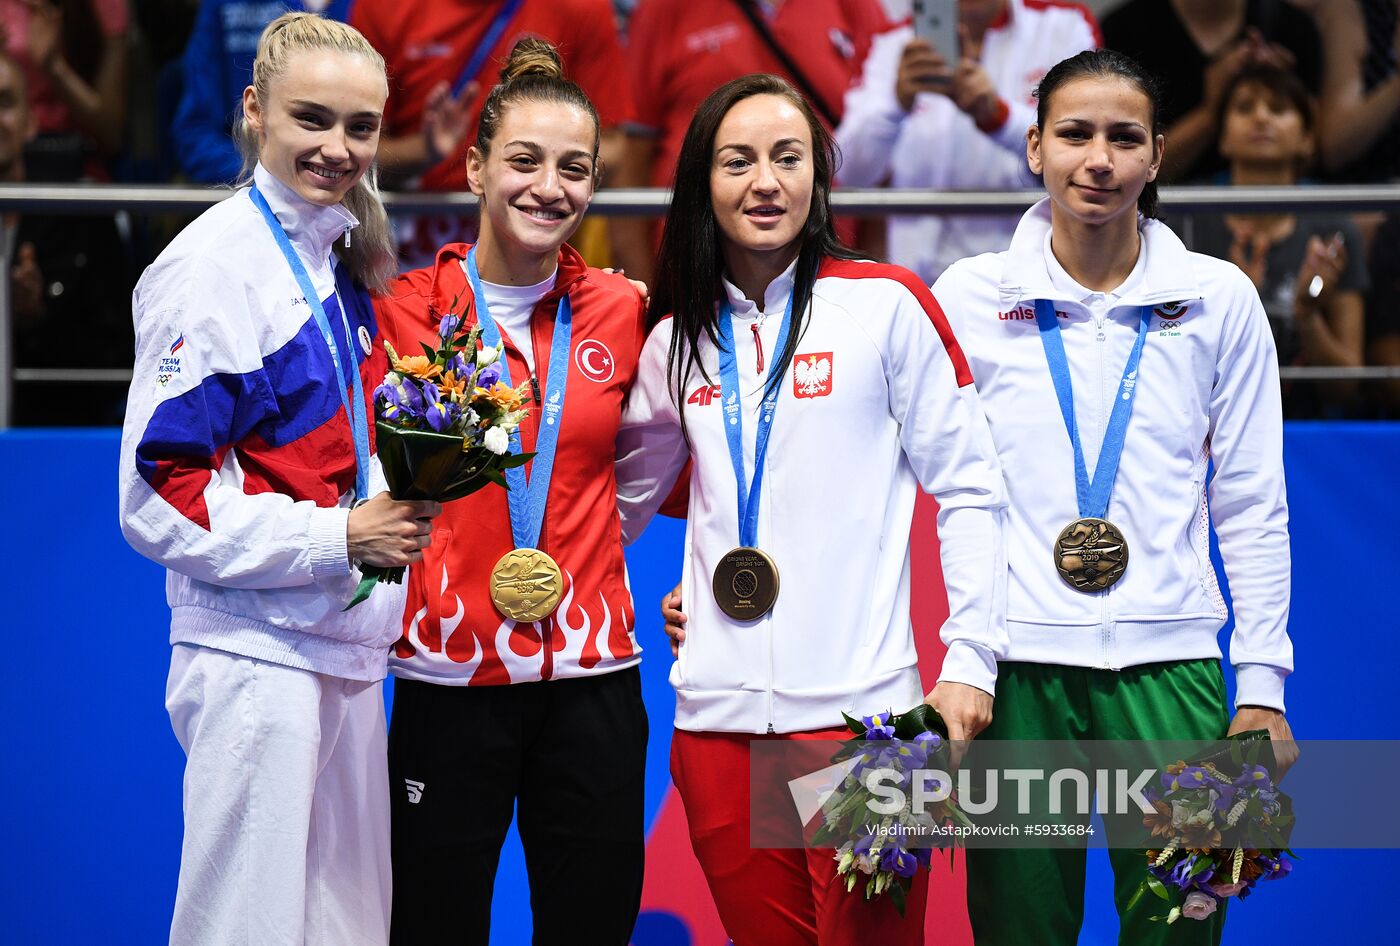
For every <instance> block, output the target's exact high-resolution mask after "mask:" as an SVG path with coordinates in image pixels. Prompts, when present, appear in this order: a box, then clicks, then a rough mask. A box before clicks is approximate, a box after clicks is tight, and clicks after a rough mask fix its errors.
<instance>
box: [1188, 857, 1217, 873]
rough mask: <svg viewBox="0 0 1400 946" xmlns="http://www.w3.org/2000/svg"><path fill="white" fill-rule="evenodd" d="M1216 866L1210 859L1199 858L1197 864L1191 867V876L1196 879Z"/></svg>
mask: <svg viewBox="0 0 1400 946" xmlns="http://www.w3.org/2000/svg"><path fill="white" fill-rule="evenodd" d="M1214 866H1215V863H1214V862H1213V861H1212V860H1211V859H1210V858H1208V857H1199V858H1197V859H1196V863H1194V864H1192V865H1191V874H1190V876H1192V877H1195V876H1196V875H1197V874H1200V873H1203V872H1204V871H1207V870H1209V869H1210V868H1212V867H1214Z"/></svg>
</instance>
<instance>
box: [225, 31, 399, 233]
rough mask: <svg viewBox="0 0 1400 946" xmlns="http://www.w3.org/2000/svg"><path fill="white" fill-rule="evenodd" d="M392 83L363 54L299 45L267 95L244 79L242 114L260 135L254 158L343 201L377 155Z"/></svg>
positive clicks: (318, 200) (325, 199)
mask: <svg viewBox="0 0 1400 946" xmlns="http://www.w3.org/2000/svg"><path fill="white" fill-rule="evenodd" d="M388 95H389V89H388V85H387V84H386V83H385V81H384V73H383V71H382V70H380V69H379V68H377V67H376V66H375V65H374V64H373V63H371V62H370V61H369V60H368V59H365V58H364V57H363V56H357V55H354V54H351V53H344V52H339V51H337V50H304V51H301V52H297V53H295V54H293V55H292V56H290V57H289V58H288V60H287V65H286V69H285V70H284V71H283V72H282V74H281V75H279V76H276V77H274V78H273V79H272V80H271V81H270V82H269V83H268V89H267V96H266V99H267V100H266V101H260V100H259V96H258V94H257V91H256V90H255V89H254V88H253V87H252V86H249V87H248V88H246V89H245V90H244V91H243V114H244V116H245V117H246V118H247V121H248V125H249V127H250V128H252V130H253V132H254V133H255V134H256V135H257V137H258V160H259V161H260V162H262V165H263V167H265V168H267V170H268V171H269V172H270V173H271V174H272V175H273V176H274V177H276V178H277V179H278V180H279V181H281V182H282V183H283V184H286V185H287V186H288V187H290V188H292V190H294V191H296V192H297V193H298V194H299V195H300V196H301V197H303V198H305V199H306V200H308V201H310V202H311V203H313V204H319V205H321V206H330V205H332V204H338V203H340V201H341V199H342V198H344V197H345V195H346V193H347V192H348V191H349V190H350V188H352V187H354V186H355V184H357V183H358V182H359V180H360V178H362V177H363V176H364V174H365V172H366V171H367V170H369V168H370V165H371V164H373V162H374V155H375V152H376V151H377V150H378V149H379V129H380V123H381V121H382V120H383V116H384V101H385V99H386V98H388Z"/></svg>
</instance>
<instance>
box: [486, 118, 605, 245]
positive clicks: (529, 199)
mask: <svg viewBox="0 0 1400 946" xmlns="http://www.w3.org/2000/svg"><path fill="white" fill-rule="evenodd" d="M597 136H598V130H597V128H596V127H595V126H594V124H593V118H592V116H591V115H589V114H588V113H587V112H585V111H584V110H583V109H581V108H578V107H576V106H573V105H562V104H559V103H556V102H537V101H535V102H532V101H523V102H517V103H515V104H513V105H511V106H510V107H509V108H508V109H507V110H506V111H505V114H504V115H503V116H502V117H501V124H500V126H499V127H498V128H497V130H496V135H495V137H494V138H493V139H492V141H491V145H490V152H489V153H487V154H482V153H481V152H480V151H479V150H478V149H477V148H475V147H473V148H472V149H471V151H470V152H468V155H467V185H468V186H469V187H470V188H471V191H472V193H473V194H476V195H477V196H478V197H480V198H481V200H482V214H481V229H482V237H483V243H485V242H488V241H489V242H491V243H493V244H494V245H496V246H498V247H499V248H500V250H501V251H502V252H505V253H507V254H510V255H512V256H514V255H519V254H524V255H526V256H531V257H539V258H543V257H546V256H547V257H550V258H553V257H554V255H555V254H556V253H558V252H559V247H560V246H562V245H563V244H564V242H565V241H566V240H568V239H569V237H571V236H573V234H574V231H575V230H577V229H578V225H579V224H580V223H582V222H583V214H584V211H586V210H587V209H588V204H589V202H591V201H592V200H593V188H594V185H595V183H596V180H597V171H598V164H597V159H596V157H595V154H594V149H595V147H596V143H597Z"/></svg>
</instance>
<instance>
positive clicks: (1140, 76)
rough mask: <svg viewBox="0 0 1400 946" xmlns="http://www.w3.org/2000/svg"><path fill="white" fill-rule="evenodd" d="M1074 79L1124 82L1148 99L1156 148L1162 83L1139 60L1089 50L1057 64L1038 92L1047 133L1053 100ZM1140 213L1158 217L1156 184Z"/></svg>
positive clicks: (1147, 189)
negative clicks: (1047, 120)
mask: <svg viewBox="0 0 1400 946" xmlns="http://www.w3.org/2000/svg"><path fill="white" fill-rule="evenodd" d="M1075 79H1125V80H1127V81H1128V82H1131V83H1132V84H1133V85H1135V86H1137V87H1138V91H1140V92H1141V93H1142V94H1143V95H1145V96H1147V101H1148V104H1149V106H1150V111H1151V119H1150V127H1149V128H1148V134H1149V136H1150V138H1151V142H1150V143H1151V145H1152V147H1153V149H1154V150H1155V149H1156V147H1157V134H1158V132H1157V129H1158V128H1159V127H1160V126H1161V124H1162V83H1161V82H1160V81H1159V80H1158V79H1157V77H1156V76H1154V75H1153V74H1152V73H1150V72H1148V71H1147V70H1146V69H1144V68H1143V67H1142V66H1141V65H1139V64H1138V61H1137V60H1136V59H1133V58H1132V57H1131V56H1125V55H1123V54H1122V53H1118V52H1114V51H1113V50H1111V49H1086V50H1084V52H1082V53H1079V54H1078V55H1075V56H1071V57H1069V58H1068V59H1062V60H1061V61H1060V62H1057V63H1056V64H1055V65H1054V66H1053V67H1051V69H1050V71H1049V72H1047V73H1045V78H1043V79H1041V80H1040V85H1038V86H1036V89H1035V98H1036V103H1035V123H1036V124H1037V125H1038V126H1039V127H1040V130H1041V134H1042V135H1043V134H1044V133H1045V118H1046V115H1048V114H1049V111H1050V97H1051V96H1052V95H1054V94H1055V90H1057V89H1058V88H1059V87H1060V86H1062V85H1064V84H1065V83H1067V82H1072V81H1074V80H1075ZM1137 203H1138V210H1139V211H1140V212H1141V213H1142V215H1143V216H1144V217H1150V218H1155V217H1157V215H1158V201H1157V182H1156V181H1148V182H1147V184H1146V185H1145V186H1144V187H1143V189H1142V193H1141V194H1139V195H1138V202H1137Z"/></svg>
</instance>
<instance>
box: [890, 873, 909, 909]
mask: <svg viewBox="0 0 1400 946" xmlns="http://www.w3.org/2000/svg"><path fill="white" fill-rule="evenodd" d="M900 880H901V881H903V878H902V877H901V878H900ZM889 894H890V903H893V904H894V908H895V909H896V910H898V911H899V915H900V916H901V917H903V916H904V903H905V898H906V894H905V891H904V884H903V883H902V882H901V883H895V884H894V885H893V886H891V887H890V888H889Z"/></svg>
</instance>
